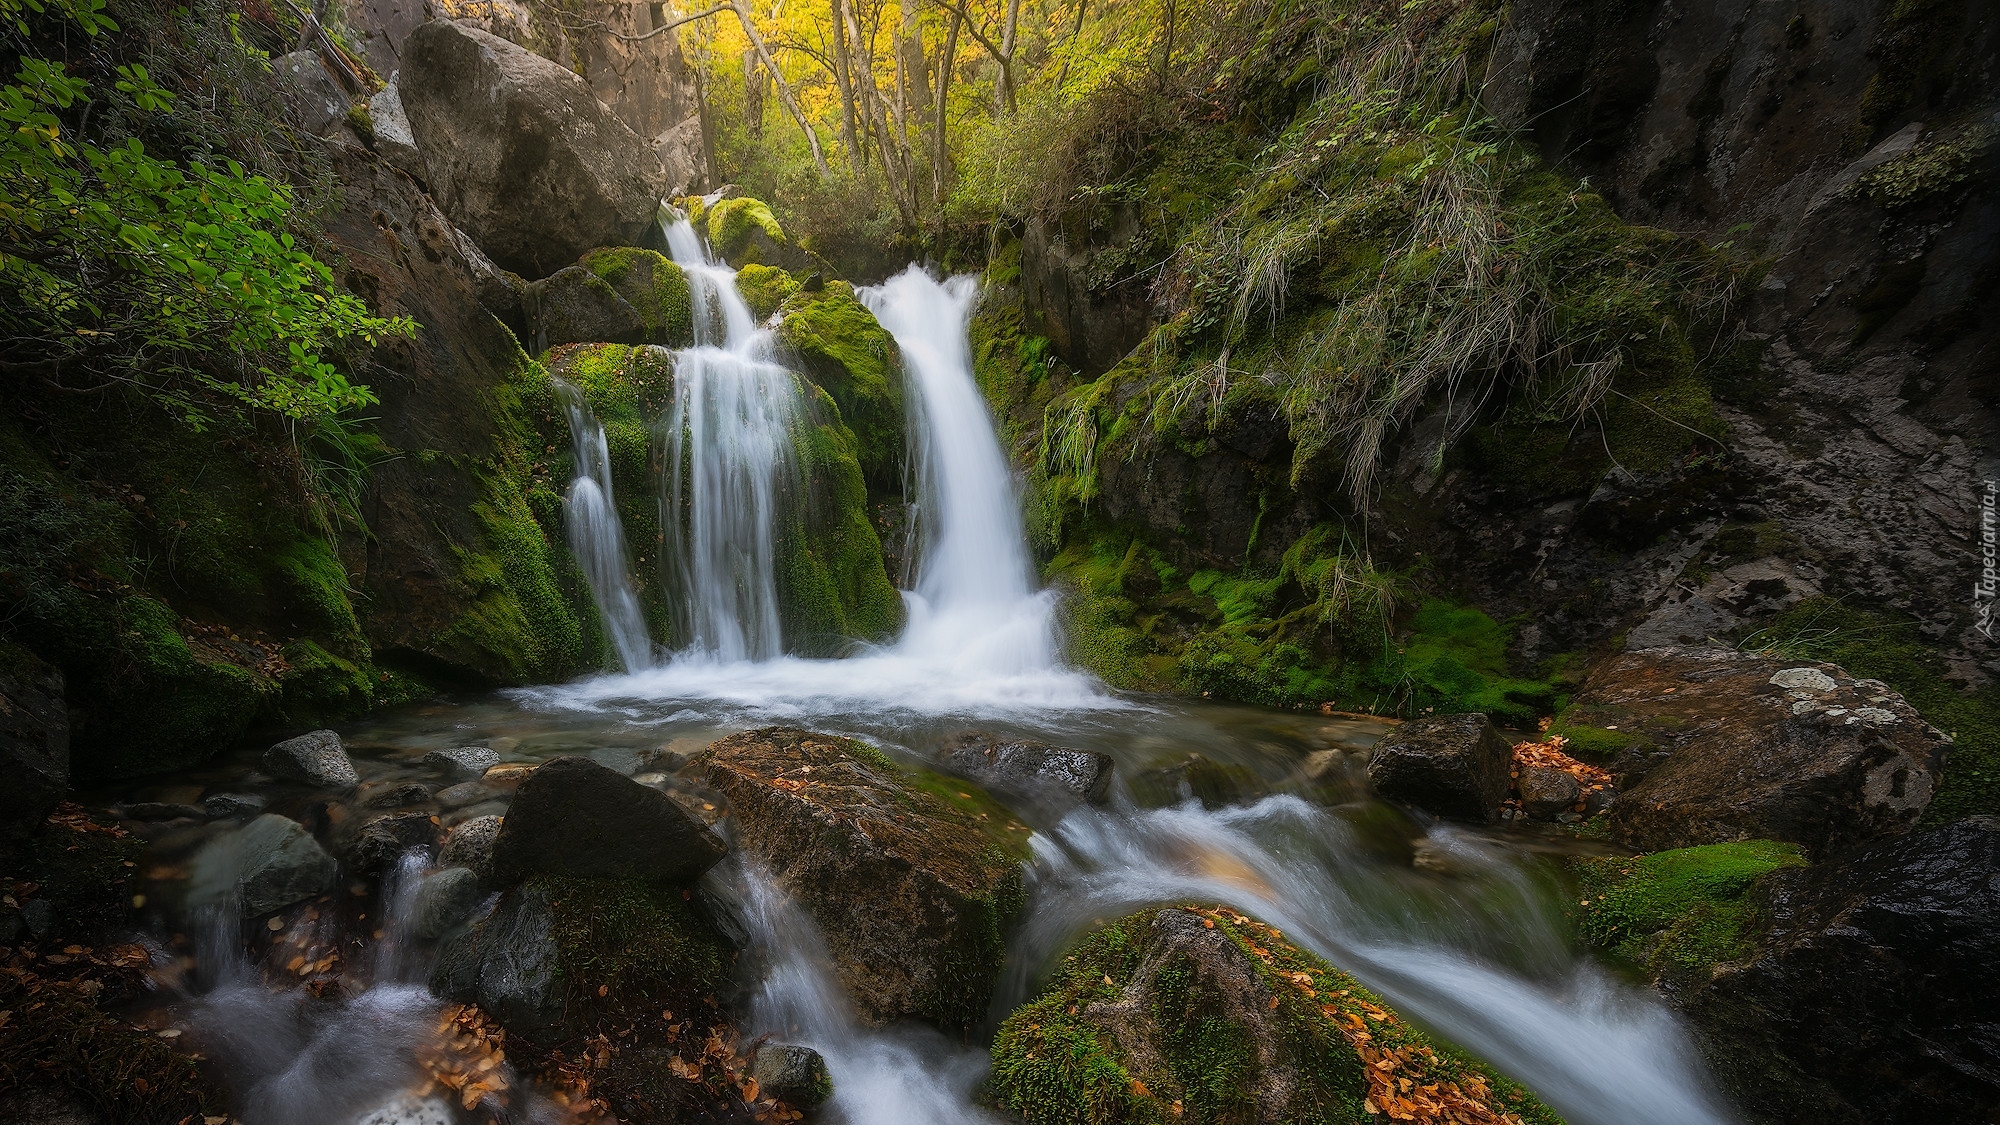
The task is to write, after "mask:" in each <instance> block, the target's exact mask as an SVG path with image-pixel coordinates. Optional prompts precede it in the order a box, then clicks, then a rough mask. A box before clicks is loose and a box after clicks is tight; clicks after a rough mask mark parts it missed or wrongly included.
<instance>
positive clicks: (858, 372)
mask: <svg viewBox="0 0 2000 1125" xmlns="http://www.w3.org/2000/svg"><path fill="white" fill-rule="evenodd" d="M755 270H756V267H745V269H744V270H743V272H742V273H740V274H738V279H739V284H740V283H741V279H742V278H744V277H745V276H751V275H752V274H753V272H754V271H755ZM773 275H775V276H773ZM755 276H756V278H757V283H758V284H759V285H760V286H761V288H762V289H763V291H764V293H765V294H766V295H767V296H768V295H774V294H775V293H777V292H779V291H782V290H785V289H786V288H788V285H787V283H789V282H790V278H789V275H784V274H781V273H779V272H778V271H770V272H769V273H762V274H756V275H755ZM780 277H782V278H784V279H785V280H784V281H780V280H779V278H780ZM775 307H776V311H777V313H778V316H779V322H778V328H777V337H778V342H779V344H780V345H782V346H783V347H784V348H785V349H786V350H787V351H788V352H789V353H790V354H791V356H792V357H794V358H795V359H796V361H797V363H798V366H799V369H800V370H801V371H803V372H804V373H805V375H806V377H807V378H808V379H811V380H812V381H813V382H814V383H816V384H818V385H819V387H820V388H821V389H822V390H824V391H825V392H826V393H827V394H828V395H829V396H831V397H832V399H833V402H834V404H835V405H837V406H838V407H839V408H840V417H841V419H842V420H843V421H845V422H846V424H847V426H848V428H849V429H851V430H852V431H853V432H854V438H855V443H856V449H855V452H856V456H857V457H858V459H859V461H860V464H861V471H862V475H863V477H864V479H865V480H866V482H867V485H868V488H869V490H870V491H871V492H875V493H883V494H886V493H898V492H900V491H901V489H902V487H903V467H904V463H905V456H906V454H905V450H904V414H903V380H902V370H901V366H902V361H901V357H900V356H899V355H898V353H897V351H896V342H895V340H894V338H892V337H891V336H890V335H889V333H888V332H887V331H886V330H885V329H883V327H882V326H881V325H880V324H878V323H877V322H876V320H875V314H873V313H871V312H869V311H868V308H867V306H865V305H863V304H862V303H861V302H860V300H858V299H857V298H856V297H855V295H854V287H853V286H851V285H849V284H847V283H846V282H844V281H830V282H826V283H824V284H823V285H820V286H818V287H817V288H796V287H793V288H791V289H790V292H788V293H787V294H786V296H785V297H784V298H783V299H782V300H781V301H780V302H779V303H778V304H777V305H776V306H775Z"/></svg>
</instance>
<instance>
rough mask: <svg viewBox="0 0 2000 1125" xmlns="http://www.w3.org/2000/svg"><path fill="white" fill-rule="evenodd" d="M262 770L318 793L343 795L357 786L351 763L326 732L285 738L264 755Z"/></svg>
mask: <svg viewBox="0 0 2000 1125" xmlns="http://www.w3.org/2000/svg"><path fill="white" fill-rule="evenodd" d="M264 768H265V769H267V770H269V771H271V773H272V775H273V776H276V777H281V778H284V779H285V780H286V781H300V782H304V783H305V784H307V785H311V786H315V787H317V788H320V789H338V790H340V791H342V792H345V791H347V790H349V789H352V788H354V787H355V786H356V785H359V784H361V776H360V775H359V774H357V773H355V772H354V763H353V762H352V761H350V760H349V759H348V757H347V751H346V750H343V749H341V746H340V736H339V735H337V734H335V733H333V732H332V731H330V730H316V731H312V732H311V733H309V734H302V735H300V736H298V737H297V738H288V739H286V740H285V741H283V742H280V743H278V744H277V745H276V746H273V747H271V748H270V749H269V750H266V751H264Z"/></svg>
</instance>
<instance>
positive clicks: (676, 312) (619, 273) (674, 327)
mask: <svg viewBox="0 0 2000 1125" xmlns="http://www.w3.org/2000/svg"><path fill="white" fill-rule="evenodd" d="M582 265H583V267H584V268H585V269H587V270H589V271H590V273H591V274H592V275H593V276H594V277H596V278H597V279H598V280H599V281H601V282H603V283H604V284H605V285H607V286H608V287H609V288H610V291H611V292H612V293H614V294H616V295H617V296H618V297H619V298H620V299H621V300H623V301H624V302H625V303H626V304H627V305H630V306H631V307H632V310H633V311H634V312H636V313H638V314H639V323H640V324H642V325H644V326H645V330H646V339H647V340H649V341H651V342H653V343H657V344H664V345H666V346H667V347H674V348H680V347H686V346H688V345H689V344H692V343H693V342H694V312H693V308H694V306H693V303H692V300H693V299H692V297H691V295H690V294H689V292H688V282H687V275H686V274H684V273H682V272H681V268H680V267H679V266H677V265H675V264H674V263H673V262H672V261H670V260H668V259H667V258H666V257H664V256H663V255H661V254H659V253H658V252H656V251H653V250H642V249H640V248H638V247H635V246H610V247H605V248H602V249H598V250H592V251H590V252H589V253H587V254H585V255H584V256H583V262H582Z"/></svg>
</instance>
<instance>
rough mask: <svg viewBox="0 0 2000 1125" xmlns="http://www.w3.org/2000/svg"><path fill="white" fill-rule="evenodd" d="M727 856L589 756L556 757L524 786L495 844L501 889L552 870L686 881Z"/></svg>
mask: <svg viewBox="0 0 2000 1125" xmlns="http://www.w3.org/2000/svg"><path fill="white" fill-rule="evenodd" d="M728 852H729V847H728V845H727V844H724V843H723V842H722V840H721V839H720V838H718V837H717V836H716V835H715V833H713V832H711V831H709V829H708V826H707V825H705V824H703V823H701V822H700V821H699V820H696V819H695V818H694V817H693V816H691V815H689V814H688V812H687V811H686V810H684V809H682V808H681V806H680V805H679V804H677V803H675V801H674V800H673V798H671V797H669V796H667V795H666V794H664V793H661V792H660V791H659V790H657V789H648V788H646V787H645V786H643V785H641V784H639V783H638V782H636V781H633V780H632V779H631V778H629V777H626V776H625V775H624V774H621V773H619V772H617V771H616V770H612V769H607V768H605V767H604V766H600V765H598V764H597V763H596V762H593V761H591V760H590V759H588V758H577V757H567V758H556V759H553V760H551V761H550V762H548V763H546V764H545V765H543V766H541V767H540V768H538V769H536V770H535V772H534V773H533V774H532V775H530V776H529V778H528V779H527V780H526V781H524V782H522V783H521V788H520V791H519V793H518V794H517V795H516V796H515V798H514V804H513V807H512V808H510V809H509V810H508V813H507V818H506V820H505V822H504V823H503V825H502V827H501V829H500V835H499V838H498V839H496V840H495V841H494V845H493V871H492V874H493V877H494V878H495V879H497V880H499V881H501V882H503V883H511V882H514V881H516V880H518V879H520V878H522V877H523V876H526V875H528V874H531V873H534V872H538V871H546V872H552V873H558V874H570V875H583V876H587V877H591V878H619V877H632V878H638V879H646V880H653V881H659V882H686V881H690V880H692V879H694V878H695V876H697V875H700V874H701V873H702V872H704V871H706V870H708V869H709V868H711V867H713V866H715V865H716V864H717V863H718V862H720V861H721V860H722V857H723V856H724V855H727V854H728Z"/></svg>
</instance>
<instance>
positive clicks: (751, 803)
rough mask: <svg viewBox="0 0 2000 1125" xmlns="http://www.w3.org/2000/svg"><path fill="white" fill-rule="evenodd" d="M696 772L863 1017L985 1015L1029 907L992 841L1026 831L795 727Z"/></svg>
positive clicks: (868, 753)
mask: <svg viewBox="0 0 2000 1125" xmlns="http://www.w3.org/2000/svg"><path fill="white" fill-rule="evenodd" d="M694 768H696V769H697V770H699V771H700V774H701V776H703V777H704V778H706V779H707V781H708V782H709V783H710V784H712V785H714V786H715V787H716V788H718V789H720V790H721V791H722V792H723V793H724V794H725V795H726V796H727V797H728V798H729V803H730V808H731V811H732V812H733V814H734V816H735V818H736V827H737V833H738V839H739V841H740V842H741V845H742V846H743V847H745V848H747V849H748V850H749V851H751V852H752V853H754V854H755V855H756V856H757V857H758V858H759V859H760V860H761V861H762V862H763V863H764V864H765V865H766V866H767V867H768V868H769V870H770V872H771V874H772V875H773V877H774V878H775V879H776V880H777V882H778V884H779V885H780V886H781V887H782V888H783V889H784V890H785V891H786V892H787V893H789V894H790V895H791V896H792V897H793V898H795V899H796V900H798V902H799V903H800V904H801V905H803V906H804V907H805V909H806V911H807V912H808V913H809V914H810V915H811V916H812V918H813V921H814V922H815V923H816V924H817V925H818V927H819V931H820V933H821V934H822V935H823V936H824V937H825V939H826V944H827V949H828V951H829V952H830V953H831V954H832V958H833V964H834V968H835V970H836V971H837V972H838V973H839V976H840V980H841V983H842V984H843V985H845V986H846V988H847V992H848V994H849V995H850V996H851V997H853V999H854V1002H855V1004H856V1006H857V1008H858V1009H859V1011H860V1013H861V1014H862V1016H863V1017H864V1018H866V1019H869V1020H872V1021H877V1022H886V1021H889V1020H893V1019H898V1018H901V1017H905V1016H918V1017H922V1018H925V1019H929V1020H932V1021H935V1022H936V1023H938V1024H940V1025H941V1026H944V1027H947V1028H952V1029H957V1028H961V1027H966V1026H970V1025H971V1024H973V1023H976V1022H977V1021H978V1020H979V1019H980V1018H982V1017H983V1016H984V1015H985V1013H986V1006H987V1003H988V1001H989V1000H990V999H991V997H992V991H993V981H994V979H995V978H996V977H997V976H998V974H999V971H1000V964H1001V959H1002V957H1003V955H1004V954H1005V935H1006V932H1007V928H1008V926H1009V925H1010V924H1011V923H1012V922H1013V920H1014V917H1015V915H1016V914H1017V913H1019V911H1020V909H1021V906H1022V900H1023V894H1022V884H1021V864H1020V862H1019V858H1018V855H1019V852H1018V851H1010V850H1009V848H1008V847H1007V846H1006V845H1004V844H1002V843H1000V842H999V840H1001V839H1005V838H1007V837H1008V836H1009V834H1010V833H1011V834H1013V835H1016V836H1018V837H1019V838H1020V839H1021V841H1022V842H1023V843H1025V838H1026V835H1027V834H1026V833H1025V832H1017V831H1016V829H1017V828H1018V826H1017V825H1015V824H1013V823H1011V821H1010V822H1006V823H1003V822H1002V818H1003V817H1004V815H1005V814H1004V812H999V811H997V810H996V811H995V812H991V813H988V814H986V819H985V820H979V819H975V818H974V816H973V815H972V814H970V813H967V812H962V811H960V810H958V809H956V808H953V807H952V806H950V805H948V804H946V803H945V801H944V800H943V799H941V798H940V797H937V796H933V795H931V794H929V793H926V792H923V791H922V790H921V789H919V788H918V787H916V786H915V785H914V784H913V783H912V782H913V779H911V778H908V777H906V776H905V775H904V774H903V773H902V772H901V771H900V770H898V769H897V767H896V766H895V765H894V764H893V763H891V762H890V761H889V760H888V759H887V758H885V757H883V756H882V754H881V753H879V752H878V751H875V750H874V749H872V748H871V747H868V746H866V745H863V744H861V743H858V742H854V741H852V740H850V739H844V738H835V737H832V736H828V735H819V734H813V733H810V732H807V731H801V730H788V729H784V728H776V727H774V728H769V729H765V730H756V731H749V732H746V733H743V734H738V735H734V736H731V737H729V738H725V739H722V740H720V741H718V742H716V743H715V744H714V745H712V746H710V747H709V748H708V749H707V750H706V751H705V752H703V754H702V755H701V757H699V758H697V759H696V760H695V762H694ZM953 788H954V789H956V788H957V785H956V784H954V785H953ZM509 824H510V825H511V824H512V817H510V818H509ZM989 833H992V835H989Z"/></svg>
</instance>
